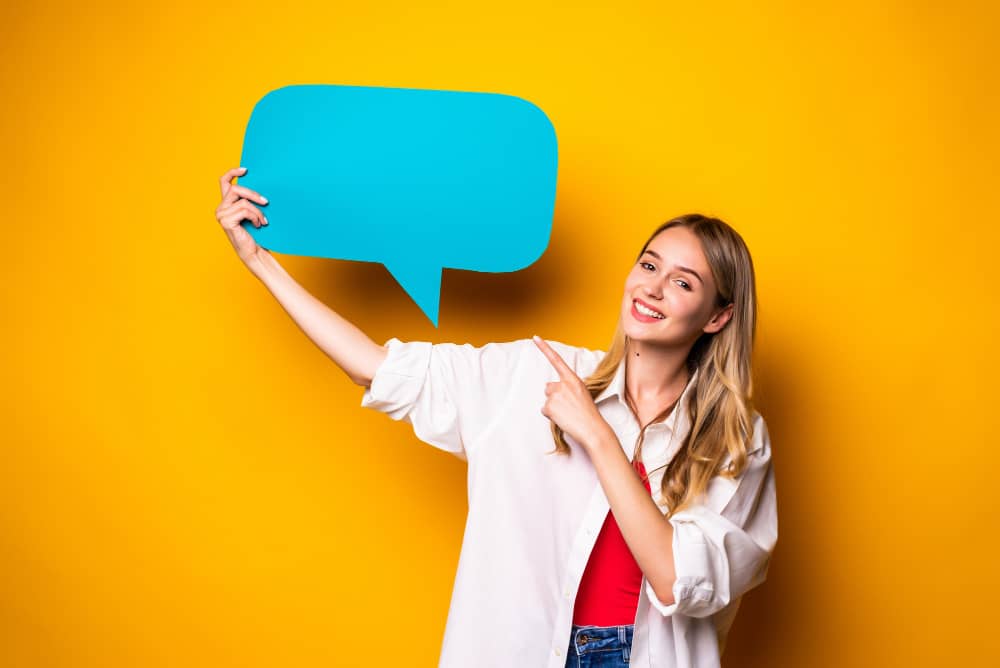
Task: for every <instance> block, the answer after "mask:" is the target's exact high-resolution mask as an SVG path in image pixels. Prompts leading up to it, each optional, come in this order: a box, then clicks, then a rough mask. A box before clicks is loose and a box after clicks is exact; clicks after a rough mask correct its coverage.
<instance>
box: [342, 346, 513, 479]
mask: <svg viewBox="0 0 1000 668" xmlns="http://www.w3.org/2000/svg"><path fill="white" fill-rule="evenodd" d="M526 343H531V341H530V340H518V341H510V342H502V343H488V344H486V345H484V346H481V347H475V346H473V345H471V344H468V343H465V344H455V343H436V344H435V343H429V342H426V341H400V340H399V339H397V338H395V337H393V338H390V339H389V340H388V341H386V342H385V345H386V346H387V347H388V349H389V352H388V354H387V355H386V357H385V359H384V360H383V361H382V363H381V364H380V365H379V367H378V369H376V371H375V375H374V376H373V377H372V381H371V384H370V385H369V386H368V387H367V388H365V392H364V396H363V397H362V398H361V406H362V407H364V408H373V409H375V410H378V411H381V412H383V413H385V414H387V415H388V416H389V417H391V418H392V419H393V420H403V421H405V422H408V423H410V424H411V425H413V431H414V434H415V435H416V436H417V438H419V439H420V440H421V441H424V442H425V443H428V444H430V445H433V446H434V447H436V448H440V449H441V450H444V451H446V452H450V453H451V454H453V455H455V456H456V457H458V458H459V459H463V460H467V459H468V452H469V449H470V445H471V444H472V443H473V442H474V441H475V439H476V437H477V435H479V433H481V430H482V429H484V428H485V427H486V426H487V425H488V423H489V421H490V420H492V419H494V418H496V417H497V415H498V414H499V411H500V410H502V408H503V406H504V404H505V403H506V400H507V398H508V394H509V392H511V391H512V385H513V384H512V382H511V379H512V376H513V374H514V373H515V370H516V368H517V366H518V363H519V359H520V358H521V356H522V355H523V354H524V352H525V350H527V349H526V347H525V344H526Z"/></svg>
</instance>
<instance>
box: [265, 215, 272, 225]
mask: <svg viewBox="0 0 1000 668" xmlns="http://www.w3.org/2000/svg"><path fill="white" fill-rule="evenodd" d="M264 224H265V225H270V224H271V223H269V222H267V216H264Z"/></svg>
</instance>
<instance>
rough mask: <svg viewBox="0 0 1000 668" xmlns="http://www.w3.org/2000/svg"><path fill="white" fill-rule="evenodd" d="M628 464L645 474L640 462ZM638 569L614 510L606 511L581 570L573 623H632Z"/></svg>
mask: <svg viewBox="0 0 1000 668" xmlns="http://www.w3.org/2000/svg"><path fill="white" fill-rule="evenodd" d="M632 467H633V468H634V469H636V470H637V471H638V472H639V475H640V476H645V475H646V467H645V466H643V465H642V462H633V464H632ZM643 484H644V485H645V486H646V491H648V492H650V493H652V492H651V490H650V487H649V481H648V480H643ZM641 586H642V571H641V570H640V569H639V564H637V563H636V561H635V557H633V556H632V551H631V550H629V547H628V544H626V543H625V538H624V537H623V536H622V532H621V529H619V528H618V522H617V521H615V516H614V513H612V512H611V511H610V510H608V516H607V517H606V518H604V526H602V527H601V533H600V534H598V536H597V542H596V543H594V549H593V551H592V552H591V553H590V559H589V560H588V561H587V568H586V569H585V570H584V571H583V578H582V579H581V580H580V588H579V590H578V591H577V594H576V607H575V608H574V609H573V623H574V624H579V625H581V626H583V625H587V624H590V625H594V626H618V625H621V624H634V623H635V613H636V609H637V608H638V607H639V587H641Z"/></svg>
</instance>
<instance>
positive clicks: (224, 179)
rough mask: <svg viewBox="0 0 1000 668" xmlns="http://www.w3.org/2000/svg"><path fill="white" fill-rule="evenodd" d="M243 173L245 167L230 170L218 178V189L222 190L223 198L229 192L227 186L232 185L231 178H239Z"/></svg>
mask: <svg viewBox="0 0 1000 668" xmlns="http://www.w3.org/2000/svg"><path fill="white" fill-rule="evenodd" d="M244 171H246V167H236V168H235V169H230V170H229V171H228V172H226V173H225V174H223V175H222V176H221V177H220V178H219V188H220V189H221V190H222V196H223V197H225V196H226V193H227V192H229V186H231V185H233V177H234V176H239V175H240V173H241V172H244Z"/></svg>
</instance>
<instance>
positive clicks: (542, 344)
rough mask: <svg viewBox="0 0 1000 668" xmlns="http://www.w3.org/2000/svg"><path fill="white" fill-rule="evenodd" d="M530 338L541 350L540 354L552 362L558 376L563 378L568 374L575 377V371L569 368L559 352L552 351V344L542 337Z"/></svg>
mask: <svg viewBox="0 0 1000 668" xmlns="http://www.w3.org/2000/svg"><path fill="white" fill-rule="evenodd" d="M531 338H532V339H533V340H534V342H535V345H536V346H538V349H539V350H541V351H542V354H543V355H545V357H547V358H548V360H549V362H551V363H552V366H554V367H555V369H556V372H557V373H558V374H559V377H560V378H563V379H565V378H567V377H569V376H573V377H576V372H574V371H573V369H571V368H570V366H569V365H568V364H566V361H565V360H563V358H562V357H560V356H559V353H557V352H556V351H554V350H553V349H552V346H550V345H549V344H548V343H546V341H545V340H544V339H542V338H541V337H539V336H533V337H531Z"/></svg>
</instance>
